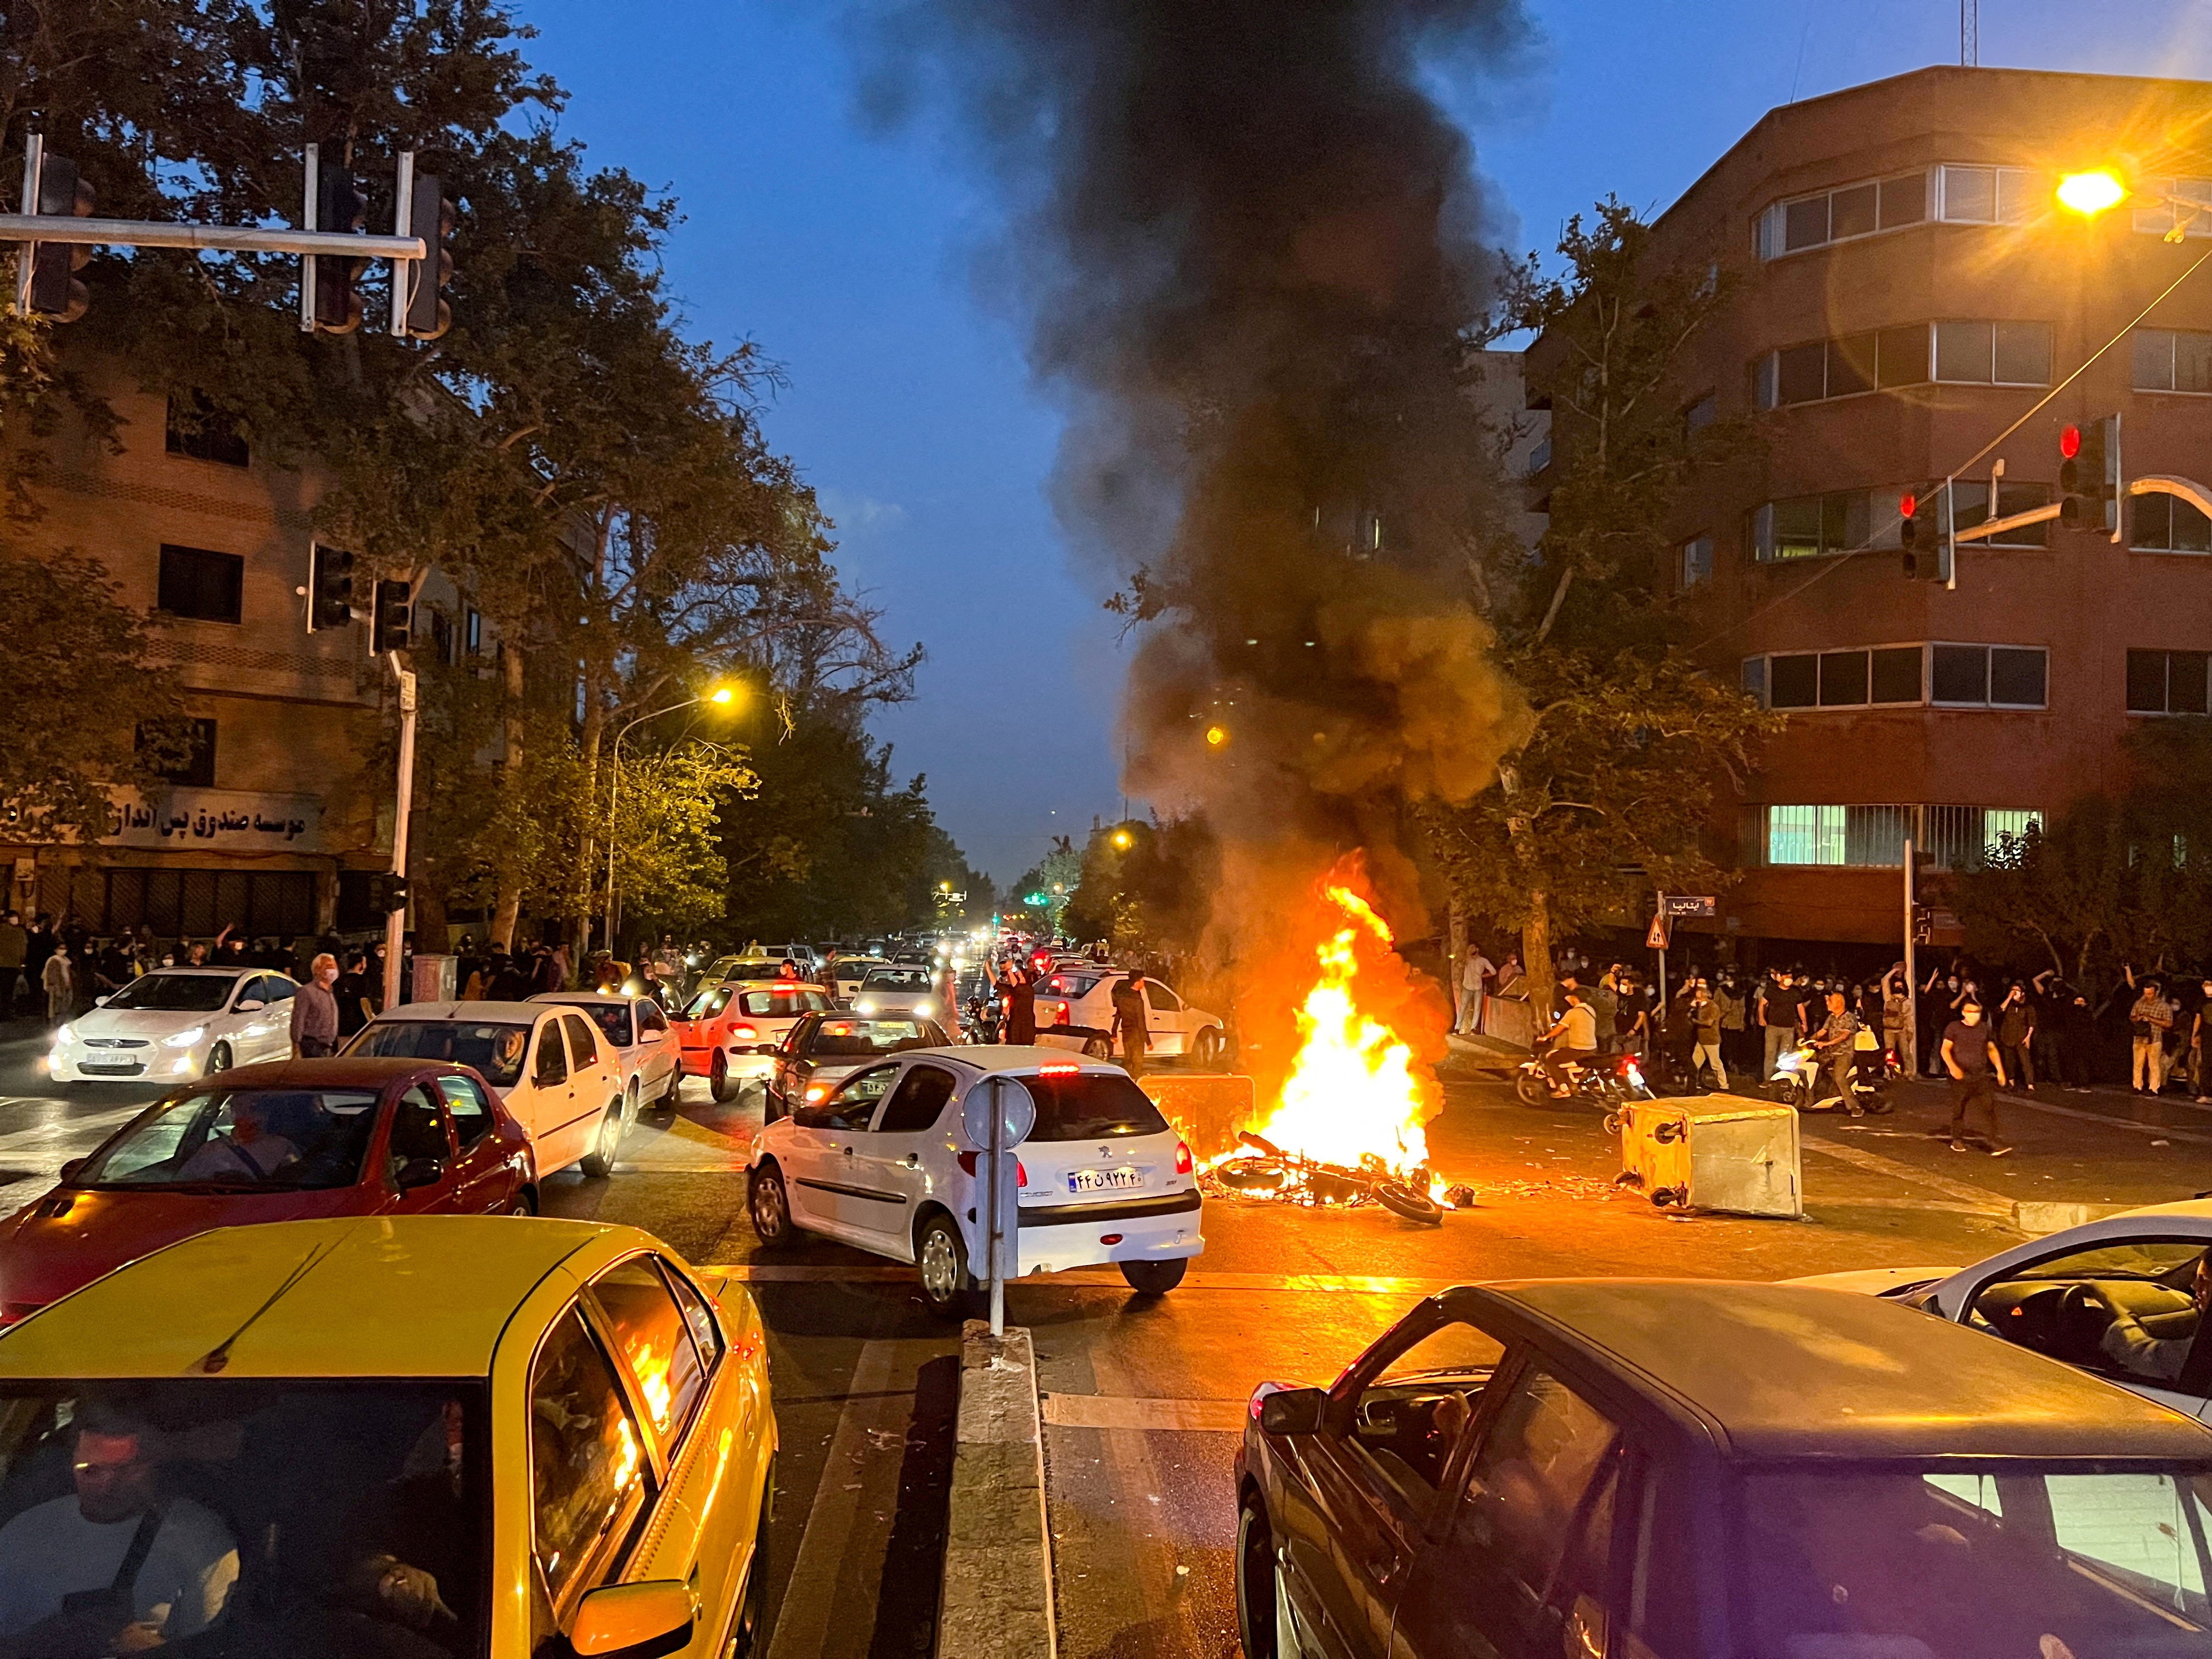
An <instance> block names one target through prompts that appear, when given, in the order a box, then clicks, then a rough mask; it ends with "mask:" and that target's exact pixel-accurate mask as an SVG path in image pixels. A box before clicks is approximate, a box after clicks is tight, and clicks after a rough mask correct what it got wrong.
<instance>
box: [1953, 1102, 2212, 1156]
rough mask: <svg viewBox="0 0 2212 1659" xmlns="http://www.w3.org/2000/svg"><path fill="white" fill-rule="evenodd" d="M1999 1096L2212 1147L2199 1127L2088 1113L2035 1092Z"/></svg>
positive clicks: (2036, 1108)
mask: <svg viewBox="0 0 2212 1659" xmlns="http://www.w3.org/2000/svg"><path fill="white" fill-rule="evenodd" d="M1997 1098H1998V1099H1999V1100H2002V1101H2003V1102H2004V1103H2006V1104H2007V1105H2008V1106H2025V1107H2027V1109H2028V1110H2029V1111H2031V1112H2049V1113H2051V1115H2054V1116H2057V1117H2078V1118H2080V1119H2081V1120H2082V1121H2084V1122H2087V1123H2103V1124H2106V1125H2109V1126H2110V1127H2112V1128H2115V1129H2134V1130H2136V1131H2137V1132H2138V1133H2142V1134H2147V1135H2154V1136H2156V1137H2157V1138H2158V1139H2161V1140H2186V1141H2189V1142H2191V1144H2192V1145H2195V1146H2212V1135H2208V1134H2202V1133H2198V1132H2197V1130H2195V1129H2177V1128H2174V1127H2172V1126H2171V1125H2169V1124H2165V1123H2138V1122H2136V1121H2135V1119H2133V1118H2131V1117H2107V1116H2106V1115H2105V1114H2104V1113H2102V1112H2085V1111H2083V1110H2082V1109H2081V1108H2080V1107H2079V1106H2061V1105H2060V1104H2059V1103H2057V1101H2055V1100H2038V1099H2036V1098H2035V1097H2033V1095H2014V1094H2001V1095H1999V1096H1998V1097H1997ZM2192 1104H2193V1103H2192Z"/></svg>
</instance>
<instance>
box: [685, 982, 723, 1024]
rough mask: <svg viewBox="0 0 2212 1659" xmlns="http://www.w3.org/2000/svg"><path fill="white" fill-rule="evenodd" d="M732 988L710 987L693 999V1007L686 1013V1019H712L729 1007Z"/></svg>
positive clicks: (687, 1009)
mask: <svg viewBox="0 0 2212 1659" xmlns="http://www.w3.org/2000/svg"><path fill="white" fill-rule="evenodd" d="M731 995H732V987H729V986H727V985H710V986H708V987H707V988H706V989H705V990H703V991H702V992H700V993H699V994H698V995H697V996H696V997H693V998H692V999H691V1006H690V1007H688V1008H686V1009H685V1010H684V1018H686V1019H711V1018H714V1016H715V1015H716V1014H719V1013H720V1012H722V1010H723V1009H724V1008H726V1007H727V1006H729V1001H730V997H731Z"/></svg>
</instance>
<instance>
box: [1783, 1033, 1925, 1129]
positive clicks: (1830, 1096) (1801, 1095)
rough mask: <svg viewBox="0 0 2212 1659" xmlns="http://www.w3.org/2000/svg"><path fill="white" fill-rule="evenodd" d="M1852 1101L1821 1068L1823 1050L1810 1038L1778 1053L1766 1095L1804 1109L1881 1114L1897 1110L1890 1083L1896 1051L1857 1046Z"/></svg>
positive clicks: (1801, 1109) (1895, 1062)
mask: <svg viewBox="0 0 2212 1659" xmlns="http://www.w3.org/2000/svg"><path fill="white" fill-rule="evenodd" d="M1852 1058H1853V1060H1855V1061H1856V1062H1857V1064H1856V1065H1855V1066H1854V1067H1853V1069H1852V1073H1851V1097H1852V1099H1851V1104H1850V1105H1849V1106H1846V1105H1844V1101H1843V1098H1842V1097H1840V1096H1839V1095H1838V1094H1836V1093H1835V1092H1834V1091H1833V1085H1832V1079H1830V1078H1829V1076H1828V1074H1827V1073H1826V1071H1824V1070H1823V1069H1822V1068H1821V1066H1820V1056H1819V1054H1817V1053H1816V1052H1815V1051H1814V1048H1813V1045H1812V1044H1811V1043H1809V1042H1803V1043H1799V1044H1797V1045H1796V1047H1794V1048H1784V1050H1783V1051H1782V1052H1781V1054H1778V1055H1777V1056H1776V1057H1775V1060H1774V1075H1773V1076H1772V1077H1771V1078H1769V1079H1767V1082H1766V1097H1767V1098H1768V1099H1769V1100H1772V1101H1777V1102H1778V1103H1781V1104H1783V1105H1784V1106H1794V1107H1796V1109H1798V1110H1799V1111H1801V1112H1867V1113H1873V1114H1875V1115H1880V1114H1881V1113H1884V1112H1887V1111H1891V1110H1893V1109H1894V1108H1893V1106H1892V1104H1891V1103H1890V1100H1889V1097H1888V1093H1887V1085H1888V1084H1889V1081H1890V1079H1891V1078H1892V1077H1893V1076H1894V1075H1895V1074H1896V1066H1897V1058H1896V1056H1895V1055H1894V1054H1888V1053H1887V1052H1885V1051H1884V1050H1882V1049H1881V1048H1858V1049H1854V1050H1853V1053H1852Z"/></svg>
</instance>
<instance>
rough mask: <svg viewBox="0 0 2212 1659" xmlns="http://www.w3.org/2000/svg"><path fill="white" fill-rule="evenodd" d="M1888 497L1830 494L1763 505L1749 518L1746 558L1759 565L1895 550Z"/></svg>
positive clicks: (1894, 518) (1893, 506)
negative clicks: (1872, 549) (1748, 555)
mask: <svg viewBox="0 0 2212 1659" xmlns="http://www.w3.org/2000/svg"><path fill="white" fill-rule="evenodd" d="M1900 523H1901V521H1900V520H1899V518H1898V515H1897V497H1896V495H1894V494H1891V495H1885V496H1882V497H1881V498H1880V499H1879V501H1877V498H1876V497H1875V494H1874V493H1873V492H1872V491H1869V490H1864V489H1838V490H1831V491H1829V492H1828V493H1827V494H1826V495H1797V496H1792V497H1790V498H1789V499H1787V500H1784V501H1769V502H1767V503H1766V504H1765V506H1763V507H1759V508H1757V509H1756V510H1755V511H1754V512H1753V513H1752V515H1751V547H1752V556H1753V558H1755V559H1758V560H1759V561H1760V562H1763V563H1764V562H1771V561H1773V560H1778V559H1811V558H1820V557H1825V556H1832V555H1834V554H1838V553H1857V552H1863V551H1864V550H1866V549H1868V548H1870V547H1895V546H1897V545H1899V538H1898V532H1899V526H1900Z"/></svg>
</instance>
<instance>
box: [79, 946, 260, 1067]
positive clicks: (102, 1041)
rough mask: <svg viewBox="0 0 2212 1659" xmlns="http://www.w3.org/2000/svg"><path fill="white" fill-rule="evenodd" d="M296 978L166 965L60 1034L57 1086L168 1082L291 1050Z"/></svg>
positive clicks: (248, 970)
mask: <svg viewBox="0 0 2212 1659" xmlns="http://www.w3.org/2000/svg"><path fill="white" fill-rule="evenodd" d="M299 988H300V987H299V983H298V981H295V980H294V979H292V978H291V977H290V976H289V975H285V974H279V973H276V972H273V971H271V970H270V969H263V968H244V969H241V968H163V969H159V970H157V971H156V972H154V973H150V974H146V975H141V976H140V977H139V978H137V979H134V980H132V981H131V983H130V984H128V985H126V986H125V987H123V988H122V989H121V990H119V991H118V992H116V993H115V994H113V995H112V996H104V997H101V998H100V999H99V1000H98V1001H97V1002H96V1003H95V1004H94V1006H93V1008H92V1010H91V1012H88V1013H83V1014H80V1015H78V1016H77V1017H76V1018H75V1019H72V1020H70V1021H68V1022H67V1023H66V1024H63V1025H62V1026H60V1027H59V1028H58V1030H56V1031H55V1032H54V1046H53V1049H52V1053H50V1054H48V1055H47V1056H46V1070H47V1073H48V1074H49V1075H50V1076H52V1078H53V1079H54V1080H55V1081H56V1082H57V1083H128V1082H134V1081H137V1080H139V1079H144V1080H145V1081H148V1082H160V1083H168V1082H172V1081H174V1080H176V1079H182V1078H197V1077H205V1076H207V1075H208V1074H209V1073H213V1072H223V1071H228V1070H229V1069H230V1067H232V1066H251V1065H252V1064H253V1063H254V1062H256V1061H257V1060H287V1059H289V1058H290V1057H291V1054H292V996H293V994H294V993H295V992H296V991H297V990H298V989H299Z"/></svg>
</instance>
